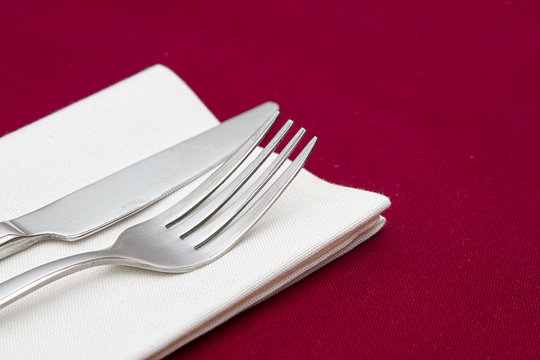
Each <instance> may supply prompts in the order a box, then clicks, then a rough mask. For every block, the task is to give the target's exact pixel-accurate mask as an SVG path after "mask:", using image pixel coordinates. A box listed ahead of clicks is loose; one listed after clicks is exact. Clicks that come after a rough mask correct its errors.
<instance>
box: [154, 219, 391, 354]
mask: <svg viewBox="0 0 540 360" xmlns="http://www.w3.org/2000/svg"><path fill="white" fill-rule="evenodd" d="M385 222H386V219H385V218H384V217H383V216H380V215H376V216H374V217H372V218H371V219H369V220H368V221H367V222H365V221H360V222H359V223H365V225H364V226H363V227H362V228H361V229H358V228H357V226H358V224H355V225H356V227H355V226H354V225H352V226H350V227H349V228H347V229H346V230H344V231H342V232H341V235H335V234H334V236H330V237H329V238H330V239H336V240H335V241H332V242H329V243H327V244H326V246H324V248H326V249H327V251H326V252H324V251H321V250H319V251H316V252H314V253H312V254H311V255H309V256H308V257H307V258H305V259H303V260H301V261H300V262H299V263H297V264H296V265H294V266H291V268H290V269H289V271H286V272H284V273H283V274H281V275H284V276H279V277H278V278H277V279H281V280H278V281H276V278H270V279H269V281H268V283H267V284H265V285H264V286H259V287H256V288H254V289H253V290H252V291H251V292H250V293H249V294H247V295H246V296H244V297H243V298H242V299H240V300H238V301H237V302H235V303H233V304H231V305H229V306H228V307H227V308H226V309H224V310H221V311H220V312H217V313H216V314H215V315H214V316H212V317H210V319H208V320H206V321H205V322H204V323H203V324H201V325H199V326H197V327H195V328H194V331H192V332H188V334H186V335H185V336H183V337H180V338H178V339H176V340H174V341H172V342H171V343H170V344H169V345H166V346H164V347H161V348H160V350H158V352H156V353H154V354H150V355H149V356H148V357H146V358H147V359H149V360H157V359H161V358H163V357H165V356H167V355H169V354H171V353H172V352H174V351H175V350H177V349H179V348H181V347H182V346H184V345H185V344H187V343H189V342H190V341H192V340H194V339H196V338H198V337H199V336H201V335H203V334H205V333H207V332H209V331H210V330H212V329H214V328H216V327H217V326H219V325H221V324H223V323H225V322H226V321H228V320H229V319H231V318H233V317H234V316H236V315H238V314H239V313H241V312H243V311H245V310H247V309H249V308H251V307H253V306H255V305H257V304H259V303H261V302H263V301H265V300H266V299H268V298H270V297H272V296H274V295H275V294H277V293H279V292H280V291H282V290H284V289H286V288H288V287H289V286H292V285H294V284H295V283H296V282H298V281H300V280H302V279H303V278H305V277H306V276H308V275H310V274H312V273H313V272H315V271H317V270H318V269H320V268H321V267H323V266H324V265H326V264H328V263H329V262H331V261H333V260H334V259H336V258H338V257H340V256H342V255H344V254H346V253H347V252H348V251H350V250H352V249H353V248H354V247H356V246H357V245H359V244H361V243H362V242H364V241H366V240H367V239H369V238H370V237H371V236H373V235H374V234H376V233H377V232H378V231H379V230H380V229H381V228H382V227H383V226H384V224H385ZM354 230H356V231H354ZM351 231H352V234H350V235H347V233H349V232H351ZM339 239H344V240H343V241H341V244H340V245H339V246H337V247H336V246H335V244H336V243H339V242H340V241H339ZM321 253H322V254H321ZM302 264H303V265H302ZM264 287H268V289H266V290H264V291H262V292H259V291H258V290H261V289H262V288H264ZM246 299H247V300H246Z"/></svg>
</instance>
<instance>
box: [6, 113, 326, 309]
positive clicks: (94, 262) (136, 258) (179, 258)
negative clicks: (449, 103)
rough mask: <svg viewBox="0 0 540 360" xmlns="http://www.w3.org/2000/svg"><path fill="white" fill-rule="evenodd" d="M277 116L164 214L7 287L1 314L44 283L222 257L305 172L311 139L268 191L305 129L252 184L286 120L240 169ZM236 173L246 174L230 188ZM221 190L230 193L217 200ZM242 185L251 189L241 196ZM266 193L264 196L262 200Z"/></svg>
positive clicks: (179, 267) (191, 265)
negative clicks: (103, 268)
mask: <svg viewBox="0 0 540 360" xmlns="http://www.w3.org/2000/svg"><path fill="white" fill-rule="evenodd" d="M277 116H278V114H277V113H276V114H274V115H273V116H272V117H271V118H269V119H268V120H267V121H266V122H265V123H264V124H263V125H262V126H261V127H260V128H259V129H258V130H257V131H256V132H255V133H254V134H253V135H251V137H250V138H249V139H248V140H247V141H246V142H245V143H244V144H243V145H242V146H240V148H239V149H238V150H237V151H236V152H235V153H234V154H233V155H232V156H231V157H230V158H229V159H228V160H227V161H226V162H225V163H223V164H222V165H221V166H220V167H219V168H218V169H217V170H216V171H215V172H214V173H212V175H210V176H209V177H208V178H207V179H206V180H205V181H204V182H202V183H201V184H200V185H199V186H198V187H197V188H196V189H195V190H194V191H193V192H191V193H189V194H188V195H187V196H186V197H185V198H183V199H182V200H180V202H178V203H177V204H175V205H173V206H172V207H171V208H169V209H168V210H166V211H164V212H162V213H160V214H159V215H157V216H155V217H153V218H151V219H149V220H146V221H144V222H142V223H140V224H137V225H134V226H132V227H130V228H128V229H126V230H124V231H123V232H122V233H121V234H120V235H119V236H118V239H117V240H116V242H115V243H114V244H113V245H112V246H111V247H109V248H106V249H103V250H97V251H91V252H86V253H81V254H76V255H72V256H68V257H65V258H62V259H58V260H55V261H52V262H50V263H47V264H44V265H41V266H38V267H36V268H33V269H31V270H29V271H27V272H25V273H22V274H20V275H18V276H15V277H13V278H11V279H9V280H7V281H5V282H3V283H1V284H0V309H1V308H3V307H5V306H7V305H8V304H10V303H12V302H14V301H16V300H18V299H20V298H22V297H23V296H25V295H27V294H29V293H30V292H32V291H34V290H37V289H39V288H40V287H42V286H44V285H46V284H49V283H51V282H53V281H55V280H58V279H60V278H62V277H64V276H67V275H69V274H73V273H75V272H77V271H80V270H84V269H87V268H90V267H94V266H98V265H111V264H112V265H124V266H131V267H138V268H143V269H148V270H153V271H158V272H167V273H185V272H190V271H193V270H196V269H198V268H200V267H202V266H204V265H207V264H209V263H210V262H212V261H214V260H216V259H218V258H219V257H221V256H223V255H224V254H225V253H226V252H227V251H229V250H230V249H231V248H232V247H233V246H234V245H236V244H237V243H238V242H239V240H240V238H241V237H242V236H243V235H244V234H245V233H246V232H247V231H248V230H249V229H250V228H251V227H252V226H253V225H255V223H256V222H257V221H258V220H259V219H260V218H261V216H263V215H264V213H265V212H266V211H267V210H268V209H269V208H270V207H271V206H272V205H273V204H274V202H275V201H276V200H277V198H278V197H279V196H280V195H281V194H282V192H283V191H284V190H285V188H286V187H287V186H288V185H289V184H290V182H291V181H292V180H293V179H294V177H295V176H296V175H297V174H298V172H299V171H300V169H302V167H303V166H304V164H305V162H306V161H307V159H308V157H309V155H310V154H311V151H312V150H313V147H314V146H315V143H316V142H317V138H316V137H313V138H312V139H311V140H310V141H309V143H308V144H307V145H306V146H305V147H304V148H303V149H302V151H301V152H300V153H299V154H298V156H296V158H295V159H294V161H292V163H291V164H290V165H289V166H288V167H287V168H286V169H285V170H284V171H283V172H282V173H281V174H280V175H279V176H278V177H277V179H276V180H275V181H274V182H273V183H272V184H271V185H267V183H268V182H269V180H270V179H271V178H272V177H273V176H274V175H275V174H276V172H277V171H278V169H279V168H280V167H281V165H282V164H283V163H284V162H285V161H286V160H287V159H288V157H289V156H290V154H291V153H292V152H293V150H294V149H295V148H296V146H297V145H298V143H299V142H300V140H301V138H302V137H303V135H304V133H305V130H304V129H303V128H301V129H300V130H299V131H298V132H297V133H296V135H295V136H294V137H293V138H292V139H291V140H290V141H289V142H288V144H287V145H286V146H285V147H284V148H283V150H282V151H281V152H280V153H279V155H278V156H276V157H275V159H274V160H273V161H272V162H271V163H270V165H269V166H267V167H266V169H264V171H262V173H261V174H260V175H259V176H258V177H257V178H256V180H254V181H252V182H251V183H250V184H249V185H246V183H247V181H248V180H249V178H250V177H251V176H252V175H253V174H254V173H255V172H256V171H257V170H258V169H259V167H260V166H261V164H262V163H263V162H264V161H265V160H267V158H268V157H269V156H270V154H271V153H273V152H274V150H275V149H276V147H277V146H278V144H279V143H280V142H281V141H282V140H283V138H284V137H285V135H286V134H287V132H288V131H289V129H290V128H291V126H292V124H293V122H292V121H291V120H288V121H287V122H286V123H285V124H284V125H283V127H282V128H281V129H280V130H279V131H278V132H277V134H276V135H275V136H274V138H272V140H270V141H269V142H268V144H267V145H266V147H265V148H264V149H263V150H261V151H260V153H259V154H258V155H257V156H256V157H255V159H254V160H253V161H252V162H251V163H249V165H247V166H246V167H245V169H244V170H242V171H239V170H238V167H239V166H240V164H242V163H243V162H244V160H245V159H246V158H247V157H248V156H249V155H250V154H251V153H252V151H253V149H254V148H255V147H256V146H257V145H258V144H259V143H260V141H261V140H262V139H263V138H264V137H265V135H266V133H267V132H268V130H269V129H270V127H271V126H272V125H273V123H274V121H275V120H276V118H277ZM234 172H240V174H239V175H238V176H236V177H235V178H234V179H232V180H229V182H228V183H226V184H224V183H225V181H226V180H227V179H228V178H229V177H230V176H231V174H233V173H234ZM218 187H222V188H224V189H223V190H222V191H220V192H217V193H215V194H213V193H214V192H215V190H216V189H217V188H218ZM243 187H247V189H246V190H245V191H242V192H239V190H240V189H241V188H243ZM263 187H265V191H264V192H263V193H262V194H260V195H259V196H257V194H258V193H259V192H260V191H261V189H263ZM212 194H213V196H212V197H210V195H212ZM248 204H249V205H250V206H249V207H247V205H248Z"/></svg>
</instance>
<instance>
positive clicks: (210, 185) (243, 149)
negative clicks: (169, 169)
mask: <svg viewBox="0 0 540 360" xmlns="http://www.w3.org/2000/svg"><path fill="white" fill-rule="evenodd" d="M278 117H279V111H276V112H275V113H274V114H272V115H271V116H270V117H269V118H268V120H266V121H265V122H264V123H263V124H262V125H261V126H260V127H259V128H258V129H257V131H255V133H253V135H251V136H250V137H249V139H247V140H246V141H245V142H244V144H242V145H241V146H240V148H238V150H237V151H235V152H234V153H233V155H231V157H230V158H229V159H228V160H227V161H225V162H224V163H223V164H222V165H221V166H220V167H219V168H217V169H216V171H214V173H212V175H210V176H209V177H208V178H207V179H206V180H205V181H204V182H202V183H201V184H200V185H199V186H197V188H196V189H195V190H193V191H192V192H190V193H189V194H188V195H187V196H186V197H185V198H183V199H182V200H181V201H180V202H178V203H177V204H175V205H173V206H172V207H171V208H169V209H168V210H166V211H165V212H164V213H163V214H162V218H164V219H171V218H172V220H168V221H166V222H165V224H167V225H166V227H167V228H169V227H171V226H173V225H174V224H175V223H176V222H178V221H179V220H180V219H181V218H182V217H184V216H185V215H186V214H188V213H189V212H190V211H191V210H192V209H193V208H194V207H195V206H197V205H198V204H200V203H201V202H202V201H203V200H204V199H206V198H207V197H208V196H210V195H211V194H212V193H213V192H214V191H215V190H216V189H217V188H218V187H219V186H220V185H221V184H223V182H225V180H227V179H228V178H229V176H230V175H231V174H232V173H233V172H234V171H235V170H236V169H237V168H238V166H240V164H242V162H243V161H244V160H245V159H246V158H247V157H248V156H249V154H251V152H252V151H253V149H255V147H256V146H257V145H259V143H260V142H261V141H262V139H263V138H264V137H265V136H266V134H267V133H268V130H270V128H271V127H272V125H273V124H274V122H275V121H276V119H277V118H278Z"/></svg>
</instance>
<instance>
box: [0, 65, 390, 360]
mask: <svg viewBox="0 0 540 360" xmlns="http://www.w3.org/2000/svg"><path fill="white" fill-rule="evenodd" d="M254 105H256V104H254ZM246 110H247V109H246ZM297 121H298V123H299V124H300V125H301V123H302V119H297ZM217 123H218V121H217V120H216V118H215V117H214V116H213V115H212V114H211V113H210V111H209V110H208V109H207V108H206V107H205V106H204V104H203V103H202V102H201V101H200V100H199V99H198V98H197V97H196V95H195V94H194V93H193V92H192V91H191V90H190V89H189V87H188V86H187V85H186V84H185V83H184V82H183V81H182V80H180V79H179V78H178V77H177V76H176V75H175V74H174V73H173V72H171V71H170V70H169V69H167V68H165V67H163V66H160V65H157V66H154V67H152V68H149V69H147V70H145V71H143V72H141V73H139V74H137V75H135V76H133V77H131V78H129V79H127V80H124V81H122V82H120V83H118V84H115V85H113V86H111V87H109V88H107V89H105V90H103V91H100V92H99V93H97V94H94V95H92V96H90V97H88V98H86V99H84V100H81V101H79V102H77V103H75V104H73V105H70V106H68V107H67V108H65V109H62V110H60V111H57V112H56V113H54V114H52V115H49V116H47V117H45V118H43V119H41V120H39V121H36V122H34V123H32V124H31V125H28V126H26V127H24V128H22V129H20V130H18V131H15V132H14V133H11V134H8V135H6V136H4V137H2V138H0V174H1V186H0V204H2V206H1V208H0V219H4V220H7V219H12V218H14V217H17V216H19V215H22V214H25V213H27V212H29V211H31V210H34V209H37V208H39V207H41V206H43V205H46V204H47V203H49V202H51V201H54V200H55V199H57V198H59V197H61V196H63V195H66V194H68V193H70V192H71V191H74V190H76V189H78V188H80V187H83V186H85V185H87V184H89V183H91V182H93V181H95V180H98V179H100V178H103V177H105V176H107V175H108V174H111V173H112V172H114V171H116V170H119V169H121V168H123V167H125V166H127V165H129V164H132V163H134V162H136V161H138V160H141V159H143V158H145V157H147V156H149V155H152V154H154V153H156V152H158V151H160V150H163V149H165V148H167V147H169V146H171V145H174V144H176V143H178V142H179V141H181V140H183V139H186V138H188V137H190V136H193V135H195V134H197V133H199V132H201V131H203V130H205V129H208V128H210V127H212V126H215V125H216V124H217ZM308 130H309V129H308ZM321 136H322V135H321ZM316 151H317V148H315V152H316ZM194 185H195V184H191V185H188V186H187V187H185V188H183V189H181V190H180V191H178V192H176V193H174V194H173V195H171V196H169V197H168V198H166V199H164V200H163V201H161V202H159V203H158V204H156V205H154V206H152V207H151V208H149V209H147V210H145V211H143V212H141V213H139V214H137V215H135V216H133V217H131V218H129V219H127V220H125V221H123V222H122V223H120V224H117V225H115V226H113V227H111V228H109V229H107V230H105V231H102V232H100V233H98V234H96V235H94V236H91V237H89V238H87V239H85V240H82V241H79V242H74V243H66V242H52V241H49V242H42V243H40V244H38V245H35V246H33V247H32V248H30V249H28V250H26V251H24V252H22V253H19V254H16V255H14V256H11V257H9V258H7V259H5V260H2V261H0V269H1V271H0V281H4V280H6V279H8V278H10V277H12V276H15V275H17V274H19V273H21V272H23V271H25V270H28V269H30V268H32V267H35V266H37V265H40V264H42V263H44V262H48V261H51V260H54V259H56V258H59V257H63V256H68V255H72V254H75V253H79V252H82V251H89V250H95V249H100V248H104V247H107V246H109V245H110V244H112V243H113V242H114V240H115V239H116V237H117V235H118V234H119V233H120V232H121V231H122V230H123V229H125V228H126V227H128V226H131V225H133V224H136V223H138V222H141V221H143V220H145V219H147V218H149V217H151V216H153V215H155V214H157V213H159V212H161V211H163V210H164V209H166V208H168V207H169V206H171V205H172V204H173V203H175V202H177V201H178V200H179V199H180V198H182V197H183V196H184V195H185V194H186V193H187V192H188V191H189V190H190V189H193V187H194ZM389 205H390V202H389V200H388V199H387V198H386V197H384V196H382V195H379V194H375V193H371V192H367V191H363V190H357V189H351V188H346V187H342V186H338V185H332V184H329V183H327V182H325V181H323V180H321V179H318V178H317V177H315V176H313V175H312V174H310V173H309V172H307V171H302V172H301V173H300V174H299V176H298V177H297V178H296V180H295V181H294V182H293V183H292V184H291V186H290V187H289V189H288V190H287V191H286V192H285V193H284V195H283V196H282V197H281V198H280V199H279V200H278V201H277V203H276V204H275V205H274V207H273V208H272V209H271V210H270V211H269V212H268V213H267V214H266V215H265V216H264V217H263V219H262V220H261V221H260V222H259V223H258V224H257V225H256V226H255V227H254V228H253V229H252V230H251V231H250V232H249V233H248V234H247V235H246V236H245V237H244V239H243V240H242V241H241V242H240V244H239V245H238V246H237V247H235V248H234V249H233V250H231V251H230V252H229V253H227V254H226V255H225V256H223V257H222V258H220V259H219V260H217V261H216V262H214V263H212V264H210V265H208V266H206V267H204V268H202V269H200V270H197V271H195V272H192V273H188V274H182V275H171V274H161V273H156V272H149V271H145V270H140V269H132V268H127V267H120V266H103V267H98V268H93V269H89V270H85V271H83V272H80V273H77V274H74V275H70V276H68V277H66V278H64V279H62V280H59V281H57V282H55V283H53V284H50V285H47V286H46V287H44V288H42V289H40V290H38V291H36V292H34V293H32V294H30V295H28V296H26V297H25V298H23V299H21V300H19V301H17V302H15V303H13V304H11V305H9V306H8V307H6V308H4V309H2V310H0V358H1V359H15V358H21V359H38V358H47V359H74V358H77V359H133V358H159V357H162V356H164V355H166V354H168V353H170V352H172V351H173V350H175V349H177V348H179V347H180V346H182V345H184V344H185V343H187V342H189V341H190V340H192V339H194V338H195V337H197V336H199V335H201V334H203V333H204V332H206V331H208V330H210V329H212V328H213V327H215V326H217V325H219V324H221V323H223V322H224V321H226V320H227V319H229V318H231V317H232V316H234V315H236V314H238V313H239V312H241V311H243V310H244V309H246V308H248V307H250V306H252V305H253V304H255V303H257V302H259V301H261V300H264V299H265V298H267V297H269V296H272V295H273V294H275V293H276V292H278V291H280V290H282V289H283V288H285V287H287V286H289V285H291V284H292V283H294V282H295V281H298V280H299V279H300V278H302V277H303V276H305V275H307V274H308V273H310V272H312V271H314V270H316V269H318V268H319V267H321V266H322V265H324V264H326V263H328V262H329V261H331V260H333V259H335V258H336V257H338V256H340V255H342V254H344V253H345V252H347V251H349V250H350V249H351V248H353V247H354V246H356V245H358V244H359V243H361V242H363V241H364V240H366V239H367V238H369V237H370V236H372V235H373V234H375V233H376V232H377V231H378V230H379V229H380V228H381V227H382V226H383V224H384V218H383V217H381V216H380V213H381V212H382V211H383V210H384V209H386V208H387V207H388V206H389Z"/></svg>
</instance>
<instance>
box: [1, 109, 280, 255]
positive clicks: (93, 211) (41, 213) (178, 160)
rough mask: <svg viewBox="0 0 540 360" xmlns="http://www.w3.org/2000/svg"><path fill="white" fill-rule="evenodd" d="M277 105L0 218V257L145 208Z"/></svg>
mask: <svg viewBox="0 0 540 360" xmlns="http://www.w3.org/2000/svg"><path fill="white" fill-rule="evenodd" d="M278 110H279V106H278V105H277V104H276V103H273V102H266V103H264V104H261V105H259V106H257V107H255V108H253V109H251V110H248V111H246V112H244V113H242V114H239V115H237V116H235V117H233V118H231V119H229V120H227V121H225V122H223V123H221V124H219V125H218V126H216V127H214V128H211V129H210V130H207V131H205V132H203V133H201V134H199V135H197V136H194V137H192V138H190V139H188V140H185V141H183V142H181V143H179V144H177V145H174V146H172V147H170V148H168V149H166V150H163V151H161V152H159V153H157V154H155V155H152V156H150V157H148V158H146V159H144V160H141V161H139V162H137V163H135V164H133V165H130V166H128V167H126V168H124V169H122V170H120V171H118V172H116V173H114V174H112V175H109V176H107V177H105V178H103V179H101V180H98V181H97V182H95V183H92V184H90V185H88V186H86V187H84V188H82V189H79V190H77V191H75V192H72V193H71V194H69V195H67V196H65V197H63V198H61V199H59V200H56V201H54V202H52V203H50V204H48V205H46V206H44V207H42V208H40V209H38V210H35V211H32V212H30V213H28V214H26V215H23V216H20V217H18V218H16V219H13V220H8V221H4V222H0V259H2V258H5V257H7V256H9V255H12V254H14V253H16V252H19V251H21V250H24V249H26V248H27V247H29V246H31V245H33V244H34V243H36V242H38V241H40V240H44V239H57V240H65V241H75V240H79V239H82V238H84V237H86V236H88V235H91V234H93V233H95V232H97V231H99V230H102V229H104V228H106V227H107V226H110V225H112V224H114V223H116V222H118V221H120V220H122V219H124V218H126V217H128V216H130V215H132V214H134V213H136V212H138V211H140V210H142V209H144V208H146V207H147V206H149V205H151V204H153V203H155V202H156V201H158V200H160V199H162V198H164V197H165V196H167V195H169V194H171V193H172V192H174V191H175V190H178V189H179V188H181V187H182V186H184V185H186V184H188V183H189V182H191V181H193V180H195V179H196V178H197V177H199V176H200V175H202V174H204V173H205V172H207V171H208V170H210V169H211V168H213V167H215V166H216V165H218V164H219V163H221V162H223V161H224V160H225V159H226V158H227V157H228V155H230V154H231V153H232V152H233V151H234V150H235V149H236V148H238V147H239V146H240V145H241V144H242V143H243V142H244V141H245V140H246V139H247V138H248V137H249V136H250V135H251V134H252V133H253V132H254V131H255V130H256V129H257V128H258V127H259V126H260V125H261V124H262V123H263V122H264V121H265V120H267V119H268V118H269V117H271V116H277V111H278ZM135 179H136V180H135Z"/></svg>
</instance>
